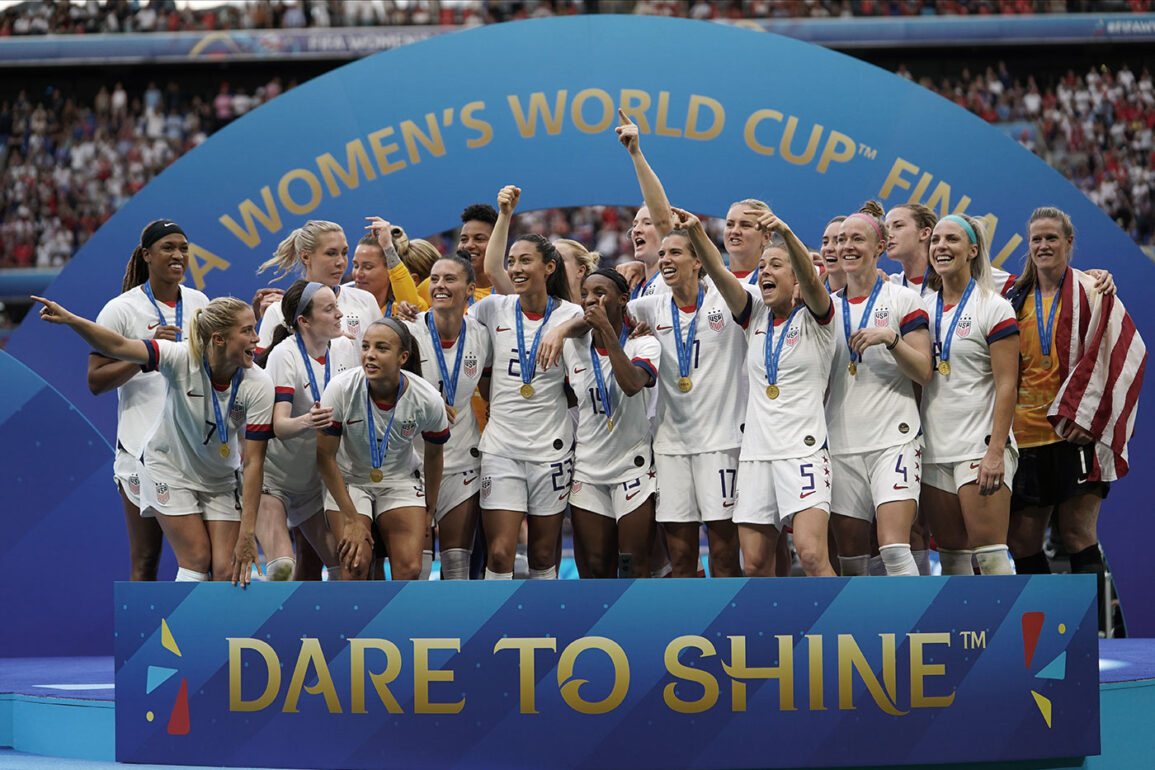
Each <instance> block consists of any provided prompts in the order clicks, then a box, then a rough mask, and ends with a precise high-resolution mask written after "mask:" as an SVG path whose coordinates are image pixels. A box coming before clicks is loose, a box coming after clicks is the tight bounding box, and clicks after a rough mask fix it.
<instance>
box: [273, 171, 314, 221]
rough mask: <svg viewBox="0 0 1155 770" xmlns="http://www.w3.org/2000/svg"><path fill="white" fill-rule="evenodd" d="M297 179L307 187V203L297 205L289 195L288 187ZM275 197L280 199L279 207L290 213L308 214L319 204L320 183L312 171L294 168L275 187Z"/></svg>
mask: <svg viewBox="0 0 1155 770" xmlns="http://www.w3.org/2000/svg"><path fill="white" fill-rule="evenodd" d="M298 179H300V180H301V181H302V182H304V183H305V184H306V185H308V186H309V202H308V203H304V204H301V203H297V202H296V201H295V200H293V198H292V196H290V195H289V185H290V184H292V183H293V182H295V181H296V180H298ZM277 197H279V198H280V199H281V205H282V206H284V207H285V208H287V209H288V210H289V211H291V212H292V213H294V214H308V213H309V212H310V211H312V210H313V209H315V208H317V206H319V205H320V203H321V182H320V180H318V179H317V175H316V174H314V173H313V172H312V171H309V170H308V169H305V168H295V169H293V170H292V171H289V172H288V173H286V174H285V175H284V176H283V177H281V181H280V183H279V184H278V185H277Z"/></svg>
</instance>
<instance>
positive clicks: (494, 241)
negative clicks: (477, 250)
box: [485, 185, 521, 294]
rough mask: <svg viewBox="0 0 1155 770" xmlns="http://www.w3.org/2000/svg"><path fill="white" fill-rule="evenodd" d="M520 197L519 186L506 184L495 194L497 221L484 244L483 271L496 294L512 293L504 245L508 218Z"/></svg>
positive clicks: (507, 238) (507, 237)
mask: <svg viewBox="0 0 1155 770" xmlns="http://www.w3.org/2000/svg"><path fill="white" fill-rule="evenodd" d="M519 198H521V188H518V187H514V186H513V185H506V186H505V187H502V188H501V192H499V193H498V194H497V222H495V223H494V225H493V233H492V234H491V235H490V236H489V243H487V244H486V246H485V273H486V275H488V276H489V280H491V281H493V288H494V289H496V290H497V293H498V294H512V293H513V282H512V281H510V280H509V274H508V273H506V272H505V245H506V243H507V242H508V241H509V220H510V219H511V218H512V217H513V211H514V209H516V208H517V201H518V199H519Z"/></svg>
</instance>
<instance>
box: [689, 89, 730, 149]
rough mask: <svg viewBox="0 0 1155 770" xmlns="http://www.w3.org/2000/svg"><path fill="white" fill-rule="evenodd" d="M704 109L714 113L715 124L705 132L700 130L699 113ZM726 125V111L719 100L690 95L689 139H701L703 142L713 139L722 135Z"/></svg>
mask: <svg viewBox="0 0 1155 770" xmlns="http://www.w3.org/2000/svg"><path fill="white" fill-rule="evenodd" d="M702 107H705V108H707V109H709V110H710V112H712V113H714V122H713V123H712V124H711V126H710V127H709V128H708V129H706V130H705V131H701V130H699V129H698V112H699V110H700V109H701V108H702ZM725 125H726V110H725V109H723V107H722V104H721V103H720V102H719V101H718V100H717V99H711V98H710V97H708V96H699V95H698V94H691V95H690V109H689V112H687V113H686V138H687V139H701V140H703V141H705V140H709V139H713V138H714V137H716V136H717V135H718V134H720V133H722V127H723V126H725Z"/></svg>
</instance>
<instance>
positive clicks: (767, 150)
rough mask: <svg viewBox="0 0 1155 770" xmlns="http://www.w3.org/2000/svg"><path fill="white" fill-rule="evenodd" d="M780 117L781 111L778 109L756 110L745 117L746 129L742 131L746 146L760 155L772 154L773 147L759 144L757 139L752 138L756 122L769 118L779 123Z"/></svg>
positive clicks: (756, 126)
mask: <svg viewBox="0 0 1155 770" xmlns="http://www.w3.org/2000/svg"><path fill="white" fill-rule="evenodd" d="M782 117H783V116H782V113H781V112H779V111H778V110H758V111H757V112H755V113H754V114H753V115H751V116H750V117H749V118H747V119H746V130H745V132H744V135H745V137H746V146H747V147H749V148H750V149H751V150H753V151H754V152H756V153H759V154H760V155H773V154H774V148H773V147H770V146H769V145H765V144H760V143H759V142H758V140H757V139H756V138H754V132H755V131H756V130H757V128H758V124H759V123H761V122H762V121H763V120H766V119H770V120H776V121H778V122H779V123H781V122H782Z"/></svg>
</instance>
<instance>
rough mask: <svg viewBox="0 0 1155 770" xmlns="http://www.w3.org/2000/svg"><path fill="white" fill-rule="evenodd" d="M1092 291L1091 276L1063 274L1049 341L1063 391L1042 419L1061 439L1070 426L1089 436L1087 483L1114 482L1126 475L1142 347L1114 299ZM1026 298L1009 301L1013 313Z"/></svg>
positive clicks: (1141, 369)
mask: <svg viewBox="0 0 1155 770" xmlns="http://www.w3.org/2000/svg"><path fill="white" fill-rule="evenodd" d="M1094 285H1095V279H1094V278H1092V277H1091V276H1089V275H1087V274H1086V273H1084V272H1082V271H1080V270H1075V269H1073V268H1070V267H1068V268H1067V275H1066V278H1065V279H1064V280H1063V287H1062V290H1061V293H1060V298H1061V305H1060V308H1059V318H1058V323H1056V324H1055V341H1054V350H1055V354H1056V355H1057V356H1058V359H1059V376H1060V378H1061V379H1062V385H1061V386H1060V387H1059V393H1058V395H1057V396H1055V400H1054V401H1053V402H1052V403H1051V408H1050V409H1049V410H1048V411H1047V418H1048V419H1049V420H1050V421H1051V424H1052V425H1054V426H1055V431H1056V432H1057V433H1059V434H1060V435H1062V433H1063V432H1064V431H1066V429H1067V426H1068V425H1069V424H1070V423H1072V422H1073V423H1075V424H1076V425H1078V426H1079V427H1081V428H1083V429H1084V430H1086V431H1087V432H1089V433H1090V434H1091V435H1092V436H1094V437H1095V467H1094V468H1093V469H1090V473H1089V474H1088V478H1089V480H1092V481H1115V480H1116V479H1121V478H1122V477H1123V476H1125V475H1127V470H1128V465H1127V442H1128V441H1129V440H1130V439H1131V433H1132V432H1133V431H1134V430H1135V415H1136V412H1137V407H1138V401H1139V389H1140V388H1141V387H1142V385H1143V372H1144V370H1145V369H1146V367H1147V346H1146V345H1144V344H1143V338H1142V337H1140V336H1139V331H1138V330H1137V329H1136V328H1135V322H1134V321H1132V320H1131V316H1130V315H1128V313H1127V310H1126V309H1125V308H1124V307H1123V303H1122V302H1120V301H1119V298H1118V297H1116V296H1114V295H1112V296H1104V295H1101V294H1099V293H1098V292H1096V291H1095V290H1094V288H1093V287H1094ZM1026 294H1027V292H1023V294H1022V295H1019V296H1015V297H1013V298H1012V304H1014V305H1015V308H1016V311H1017V310H1018V308H1020V307H1021V306H1022V303H1023V301H1025V299H1026Z"/></svg>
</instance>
